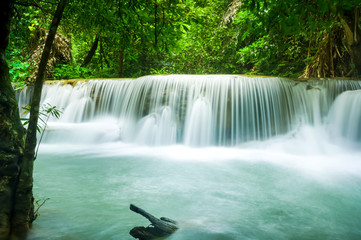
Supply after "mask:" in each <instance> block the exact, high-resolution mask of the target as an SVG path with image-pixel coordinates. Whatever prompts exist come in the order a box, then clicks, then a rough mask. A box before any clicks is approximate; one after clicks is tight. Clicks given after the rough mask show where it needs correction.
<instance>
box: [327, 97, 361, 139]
mask: <svg viewBox="0 0 361 240" xmlns="http://www.w3.org/2000/svg"><path fill="white" fill-rule="evenodd" d="M328 118H329V122H330V126H329V128H330V132H331V134H332V136H333V137H334V138H336V139H339V138H342V139H343V140H344V141H345V140H346V141H350V140H351V141H353V142H360V143H361V90H357V91H346V92H344V93H342V94H341V95H339V96H338V97H337V98H336V100H335V102H334V104H333V106H332V108H331V110H330V114H329V116H328Z"/></svg>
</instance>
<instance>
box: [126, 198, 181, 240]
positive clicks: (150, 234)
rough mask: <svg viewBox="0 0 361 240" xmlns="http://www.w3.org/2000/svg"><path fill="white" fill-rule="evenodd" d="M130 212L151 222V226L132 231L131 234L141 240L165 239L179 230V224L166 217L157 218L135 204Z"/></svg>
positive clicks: (136, 228)
mask: <svg viewBox="0 0 361 240" xmlns="http://www.w3.org/2000/svg"><path fill="white" fill-rule="evenodd" d="M130 210H132V211H133V212H136V213H138V214H140V215H142V216H143V217H145V218H147V219H148V220H149V221H150V222H151V225H149V226H148V227H134V228H133V229H132V230H130V232H129V234H130V235H132V236H133V237H134V238H138V239H139V240H151V239H156V238H160V237H165V236H168V235H170V234H172V233H174V232H175V231H176V230H177V229H178V227H177V222H176V221H174V220H172V219H169V218H165V217H161V218H156V217H154V216H153V215H151V214H150V213H148V212H146V211H144V210H143V209H141V208H139V207H137V206H135V205H133V204H130Z"/></svg>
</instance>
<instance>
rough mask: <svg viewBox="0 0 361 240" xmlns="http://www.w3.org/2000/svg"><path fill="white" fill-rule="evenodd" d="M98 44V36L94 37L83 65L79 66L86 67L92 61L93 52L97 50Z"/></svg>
mask: <svg viewBox="0 0 361 240" xmlns="http://www.w3.org/2000/svg"><path fill="white" fill-rule="evenodd" d="M98 42H99V36H98V35H96V36H95V39H94V42H93V45H92V47H91V48H90V50H89V52H88V54H87V56H86V57H85V58H84V61H83V64H82V65H81V66H82V67H86V66H87V65H88V64H89V63H90V61H91V60H92V58H93V56H94V54H95V51H96V50H97V48H98Z"/></svg>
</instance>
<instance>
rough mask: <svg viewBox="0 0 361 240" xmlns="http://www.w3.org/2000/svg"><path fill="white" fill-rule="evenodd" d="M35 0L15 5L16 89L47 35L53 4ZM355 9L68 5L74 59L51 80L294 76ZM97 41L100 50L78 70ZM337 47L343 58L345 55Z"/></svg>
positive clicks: (271, 1)
mask: <svg viewBox="0 0 361 240" xmlns="http://www.w3.org/2000/svg"><path fill="white" fill-rule="evenodd" d="M19 1H20V2H26V3H28V1H25V0H19ZM37 2H38V3H39V4H40V5H41V6H42V9H41V8H38V7H35V6H30V7H24V6H21V5H17V13H16V17H15V21H14V25H13V29H12V30H13V31H12V33H11V34H12V35H11V41H10V47H9V50H8V51H7V56H8V58H9V59H10V61H9V63H10V64H9V65H10V69H11V70H10V71H11V76H12V79H13V81H14V82H16V83H17V84H18V85H19V86H21V85H24V81H25V80H26V78H27V76H28V74H29V68H28V67H29V63H28V62H29V61H28V59H29V55H30V54H31V53H32V52H33V51H34V49H35V48H36V47H37V46H38V45H39V43H40V39H42V38H43V37H44V36H45V30H44V29H45V26H47V24H48V21H49V19H50V18H51V16H52V14H49V12H51V11H53V8H54V4H52V2H53V1H44V0H40V1H37ZM30 5H31V4H30ZM359 7H360V1H359V0H351V1H350V0H330V1H318V0H317V1H316V0H305V1H297V0H289V1H286V0H242V1H241V0H213V1H211V0H201V1H196V0H187V1H180V0H152V1H149V0H139V1H134V0H124V1H123V0H109V1H105V0H96V1H86V0H71V1H69V5H68V7H67V8H66V12H65V13H64V18H63V20H62V26H61V27H60V31H61V32H62V34H63V35H64V36H67V37H68V38H69V40H70V42H71V46H72V57H73V62H72V63H71V64H59V65H57V66H55V68H54V69H53V71H52V73H53V78H54V79H69V78H93V77H117V76H118V74H119V71H122V74H123V76H124V77H138V76H141V75H147V74H173V73H175V74H178V73H186V74H208V73H210V74H211V73H221V74H228V73H234V74H241V73H251V74H266V75H281V76H292V77H294V76H298V75H300V74H301V73H302V72H303V70H304V69H305V66H306V65H307V64H309V63H310V59H311V57H312V56H314V55H315V54H316V53H317V51H318V49H319V46H321V45H322V41H323V36H324V33H325V31H326V32H328V33H332V32H333V30H334V28H335V27H338V28H341V27H342V25H341V23H340V18H341V17H343V16H346V19H348V18H347V16H349V15H350V12H352V11H354V9H355V8H358V9H359ZM48 10H49V11H48ZM15 29H16V31H15ZM95 36H98V37H99V43H98V47H97V50H96V52H95V54H94V56H93V58H92V60H91V62H90V63H89V64H88V65H87V66H86V68H82V67H80V66H81V64H82V62H83V60H84V58H85V56H87V54H88V52H89V50H90V48H91V46H92V44H93V42H94V39H95ZM338 44H339V46H341V47H340V49H341V48H342V49H343V50H342V51H343V52H341V53H340V54H341V55H342V54H343V53H344V52H345V51H347V50H346V49H345V48H344V47H343V46H342V43H338ZM340 51H341V50H340ZM121 63H122V64H121ZM120 66H122V69H121V70H120Z"/></svg>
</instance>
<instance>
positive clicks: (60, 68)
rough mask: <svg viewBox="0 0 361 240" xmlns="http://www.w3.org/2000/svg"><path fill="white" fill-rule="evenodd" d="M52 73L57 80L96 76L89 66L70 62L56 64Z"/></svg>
mask: <svg viewBox="0 0 361 240" xmlns="http://www.w3.org/2000/svg"><path fill="white" fill-rule="evenodd" d="M52 73H53V75H54V79H55V80H60V79H75V78H92V77H94V75H92V73H91V71H90V70H89V69H88V68H85V67H80V66H76V65H68V64H58V65H56V66H55V67H54V68H53V70H52Z"/></svg>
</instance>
